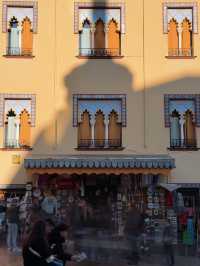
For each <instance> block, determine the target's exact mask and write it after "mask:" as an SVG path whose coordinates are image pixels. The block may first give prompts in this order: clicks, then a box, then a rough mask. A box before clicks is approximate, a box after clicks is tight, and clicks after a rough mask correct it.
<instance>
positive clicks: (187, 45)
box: [182, 18, 192, 56]
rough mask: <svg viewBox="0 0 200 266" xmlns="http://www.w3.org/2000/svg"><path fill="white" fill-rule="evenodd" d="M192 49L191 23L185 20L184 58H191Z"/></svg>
mask: <svg viewBox="0 0 200 266" xmlns="http://www.w3.org/2000/svg"><path fill="white" fill-rule="evenodd" d="M191 49H192V31H191V23H190V21H189V20H188V19H187V18H185V19H184V20H183V22H182V54H183V55H184V56H191V55H192V54H191Z"/></svg>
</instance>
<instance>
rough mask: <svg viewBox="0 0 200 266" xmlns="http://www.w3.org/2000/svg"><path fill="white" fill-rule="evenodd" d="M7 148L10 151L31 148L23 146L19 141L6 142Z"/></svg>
mask: <svg viewBox="0 0 200 266" xmlns="http://www.w3.org/2000/svg"><path fill="white" fill-rule="evenodd" d="M5 148H8V149H23V148H25V149H28V148H30V146H27V145H22V144H21V143H20V142H19V140H13V139H12V140H8V139H7V140H6V141H5Z"/></svg>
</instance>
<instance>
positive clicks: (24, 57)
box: [3, 55, 35, 59]
mask: <svg viewBox="0 0 200 266" xmlns="http://www.w3.org/2000/svg"><path fill="white" fill-rule="evenodd" d="M3 57H6V58H20V59H33V58H35V56H34V55H3Z"/></svg>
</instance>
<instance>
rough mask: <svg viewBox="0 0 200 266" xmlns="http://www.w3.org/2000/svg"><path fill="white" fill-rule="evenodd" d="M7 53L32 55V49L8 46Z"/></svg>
mask: <svg viewBox="0 0 200 266" xmlns="http://www.w3.org/2000/svg"><path fill="white" fill-rule="evenodd" d="M6 55H10V56H12V55H13V56H32V49H28V48H26V49H24V48H22V49H21V48H19V47H7V51H6Z"/></svg>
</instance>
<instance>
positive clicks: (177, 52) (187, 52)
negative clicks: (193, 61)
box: [168, 48, 193, 57]
mask: <svg viewBox="0 0 200 266" xmlns="http://www.w3.org/2000/svg"><path fill="white" fill-rule="evenodd" d="M168 56H186V57H187V56H193V49H192V48H189V49H182V48H178V49H169V50H168Z"/></svg>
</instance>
